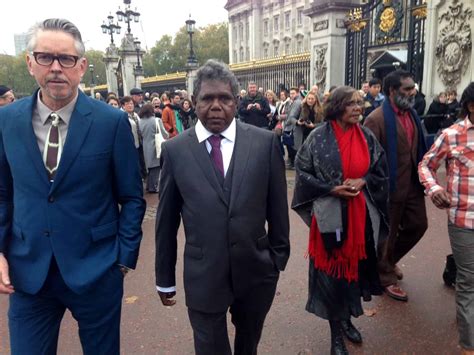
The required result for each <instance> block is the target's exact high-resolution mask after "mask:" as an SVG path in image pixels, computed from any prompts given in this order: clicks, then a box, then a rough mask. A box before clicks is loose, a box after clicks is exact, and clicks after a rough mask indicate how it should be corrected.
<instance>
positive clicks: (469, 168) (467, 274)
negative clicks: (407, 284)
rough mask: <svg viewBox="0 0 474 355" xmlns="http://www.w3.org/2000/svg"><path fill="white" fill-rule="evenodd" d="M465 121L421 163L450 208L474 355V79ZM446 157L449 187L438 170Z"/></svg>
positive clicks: (465, 339)
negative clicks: (441, 179) (441, 181)
mask: <svg viewBox="0 0 474 355" xmlns="http://www.w3.org/2000/svg"><path fill="white" fill-rule="evenodd" d="M461 107H462V112H461V114H462V117H465V119H464V120H463V121H460V122H459V123H457V124H454V125H452V126H451V127H449V128H447V129H445V130H444V131H443V132H442V134H441V135H440V136H439V137H438V139H437V140H436V141H435V143H434V144H433V146H432V147H431V149H430V150H429V151H428V152H427V153H426V154H425V156H424V157H423V160H422V161H421V162H420V164H419V166H418V173H419V175H420V181H421V183H422V184H423V186H424V187H425V189H426V193H427V195H428V196H429V197H430V198H431V200H432V201H433V203H434V204H435V206H436V207H438V208H441V209H444V208H446V209H447V210H448V217H449V218H448V219H449V220H448V232H449V238H450V242H451V248H452V249H453V255H454V260H455V262H456V266H457V276H456V305H457V318H458V330H459V334H460V345H461V347H462V349H463V350H462V353H463V354H474V82H471V84H470V85H469V86H468V87H467V88H466V89H465V90H464V93H463V95H462V97H461ZM442 160H446V175H447V188H446V189H444V188H443V187H442V186H440V185H439V182H438V179H437V176H436V171H437V170H438V168H439V166H440V164H441V162H442Z"/></svg>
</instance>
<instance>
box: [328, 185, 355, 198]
mask: <svg viewBox="0 0 474 355" xmlns="http://www.w3.org/2000/svg"><path fill="white" fill-rule="evenodd" d="M358 194H359V191H356V189H355V188H354V187H353V186H349V185H338V186H335V187H334V188H333V189H332V190H331V195H333V196H334V197H339V198H345V199H349V198H353V197H356V196H357V195H358Z"/></svg>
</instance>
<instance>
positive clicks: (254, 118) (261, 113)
mask: <svg viewBox="0 0 474 355" xmlns="http://www.w3.org/2000/svg"><path fill="white" fill-rule="evenodd" d="M257 103H258V104H260V107H261V109H260V110H259V109H257V108H256V107H251V108H250V109H249V110H247V107H248V105H250V104H252V105H253V104H257ZM270 112H271V110H270V105H269V104H268V101H267V99H266V98H264V97H263V96H262V95H260V94H257V95H256V96H255V97H250V96H248V95H247V96H245V97H244V98H243V99H242V100H241V101H240V105H239V117H240V120H241V121H242V122H245V123H248V124H251V125H252V126H257V127H265V128H268V125H269V123H270V120H269V119H268V117H267V116H268V114H269V113H270Z"/></svg>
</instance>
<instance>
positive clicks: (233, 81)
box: [194, 59, 239, 99]
mask: <svg viewBox="0 0 474 355" xmlns="http://www.w3.org/2000/svg"><path fill="white" fill-rule="evenodd" d="M208 80H215V81H221V82H224V83H228V84H229V85H230V87H231V89H232V95H233V96H234V97H235V98H236V99H237V96H238V95H239V82H238V81H237V78H236V77H235V75H234V73H232V72H231V71H230V70H229V68H228V67H227V65H226V64H224V63H223V62H220V61H218V60H215V59H209V60H208V61H207V62H206V63H205V64H204V65H203V66H202V67H201V68H199V70H198V71H197V74H196V81H194V97H195V98H197V97H198V96H199V92H200V91H201V85H202V82H203V81H208Z"/></svg>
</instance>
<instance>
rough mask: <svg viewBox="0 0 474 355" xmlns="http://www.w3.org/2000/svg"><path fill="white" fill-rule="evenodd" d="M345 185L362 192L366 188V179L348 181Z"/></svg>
mask: <svg viewBox="0 0 474 355" xmlns="http://www.w3.org/2000/svg"><path fill="white" fill-rule="evenodd" d="M343 184H344V185H346V186H349V187H351V188H352V187H353V189H351V190H354V191H362V189H363V188H364V186H365V180H364V179H346V180H345V181H344V182H343Z"/></svg>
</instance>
